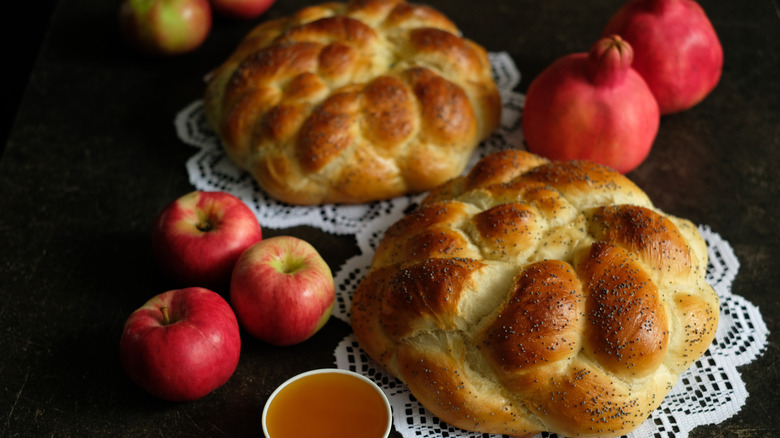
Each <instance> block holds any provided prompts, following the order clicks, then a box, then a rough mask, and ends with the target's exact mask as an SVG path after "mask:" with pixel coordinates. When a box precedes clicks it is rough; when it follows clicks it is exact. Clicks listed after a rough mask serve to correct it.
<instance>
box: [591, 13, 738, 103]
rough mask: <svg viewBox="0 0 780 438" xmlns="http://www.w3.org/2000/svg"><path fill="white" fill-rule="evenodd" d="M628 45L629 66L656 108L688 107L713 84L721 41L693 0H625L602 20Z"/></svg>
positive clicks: (606, 31)
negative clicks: (630, 50)
mask: <svg viewBox="0 0 780 438" xmlns="http://www.w3.org/2000/svg"><path fill="white" fill-rule="evenodd" d="M614 34H618V35H620V36H621V37H623V39H624V40H626V41H628V43H629V44H631V47H633V48H634V63H633V65H632V66H633V68H634V69H635V70H636V71H637V72H639V74H640V75H642V77H643V78H644V79H645V82H647V85H648V86H649V87H650V90H651V91H652V92H653V95H655V98H656V100H657V101H658V106H659V107H660V109H661V114H671V113H675V112H679V111H683V110H686V109H689V108H691V107H693V106H694V105H696V104H698V103H699V102H701V101H702V100H703V99H704V98H705V97H707V95H708V94H710V92H711V91H712V90H713V89H714V88H715V86H716V85H717V84H718V81H719V80H720V75H721V71H722V70H723V47H722V46H721V44H720V40H719V39H718V36H717V34H716V33H715V29H714V28H713V27H712V23H710V20H709V19H708V18H707V15H706V14H705V13H704V10H703V9H702V8H701V6H699V4H698V3H696V2H695V1H693V0H631V1H629V2H628V3H626V4H624V5H623V6H622V7H621V8H620V9H618V11H617V12H616V13H615V15H613V16H612V18H611V19H610V20H609V22H608V23H607V25H606V27H605V28H604V31H603V35H605V36H606V35H614Z"/></svg>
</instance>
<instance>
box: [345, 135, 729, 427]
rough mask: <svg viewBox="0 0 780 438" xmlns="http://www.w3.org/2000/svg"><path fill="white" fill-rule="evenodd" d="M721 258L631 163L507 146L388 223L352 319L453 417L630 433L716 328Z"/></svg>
mask: <svg viewBox="0 0 780 438" xmlns="http://www.w3.org/2000/svg"><path fill="white" fill-rule="evenodd" d="M707 257H708V255H707V251H706V244H705V242H704V240H703V239H702V237H701V236H700V235H699V233H698V230H697V229H696V227H695V226H694V225H693V224H692V223H691V222H689V221H687V220H685V219H681V218H677V217H674V216H671V215H667V214H664V213H663V212H662V211H660V210H658V209H657V208H655V207H654V206H653V204H652V203H651V201H650V200H649V198H648V197H647V195H646V194H645V193H644V192H643V191H642V190H640V189H639V188H638V187H637V186H636V185H634V184H633V183H632V182H631V181H630V180H628V179H627V178H626V177H624V176H623V175H621V174H619V173H618V172H615V171H613V170H611V169H609V168H606V167H603V166H600V165H596V164H593V163H590V162H586V161H571V162H550V161H548V160H546V159H544V158H540V157H538V156H536V155H532V154H530V153H528V152H525V151H520V150H505V151H501V152H496V153H493V154H491V155H488V156H487V157H485V158H484V159H482V160H480V161H479V162H478V163H477V164H476V165H475V166H474V167H473V168H472V169H471V170H470V171H469V172H468V173H467V174H466V175H464V176H462V177H458V178H455V179H452V180H450V181H449V182H447V183H445V184H443V185H441V186H439V187H438V188H436V189H434V190H433V191H431V192H430V193H429V194H428V195H427V196H426V197H425V198H424V200H423V201H422V202H421V204H420V205H419V206H418V207H417V208H416V209H415V210H413V211H411V212H409V213H408V214H407V215H406V216H404V217H403V218H401V219H400V220H399V221H398V222H396V223H395V224H393V225H392V226H391V227H390V228H389V229H388V230H387V231H386V233H385V235H384V236H383V238H382V241H381V242H380V243H379V245H378V247H377V249H376V252H375V254H374V257H373V261H372V266H371V270H370V271H369V273H368V274H367V275H366V277H365V278H364V279H363V280H362V281H361V283H360V284H359V285H358V287H357V289H356V290H355V293H354V297H353V302H352V310H351V311H352V314H351V322H352V327H353V329H354V331H355V335H356V337H357V339H358V341H359V343H360V345H361V347H362V348H363V349H364V350H365V351H366V352H367V353H368V355H369V356H370V357H372V358H373V359H374V360H376V361H377V362H378V363H379V364H381V365H382V366H383V367H385V368H386V369H387V370H388V371H389V372H391V373H392V374H393V375H395V376H396V377H398V378H399V379H401V380H402V381H403V382H405V383H406V384H407V385H408V387H409V389H410V391H411V393H412V394H413V395H414V396H415V398H417V399H418V400H419V401H420V402H421V403H422V404H423V406H425V407H426V409H428V410H430V411H431V412H432V413H433V414H434V415H436V416H437V417H439V418H440V419H442V420H443V421H444V422H446V423H448V424H451V425H453V426H456V427H459V428H462V429H466V430H473V431H479V432H485V433H496V434H506V435H511V436H524V435H534V434H536V433H539V432H543V431H547V432H551V433H557V434H559V435H564V436H599V437H601V436H620V435H624V434H626V433H629V432H630V431H632V430H634V429H635V428H637V427H638V426H639V425H640V424H641V423H642V422H643V421H644V420H645V419H646V418H647V417H648V416H649V414H650V413H651V412H652V411H653V410H655V409H656V408H657V407H658V406H659V405H660V403H661V401H662V400H663V398H664V397H665V395H666V393H667V392H668V391H669V390H671V389H672V387H673V386H674V384H675V382H676V380H677V378H678V377H679V375H680V373H682V372H683V371H684V370H685V369H687V368H688V367H689V366H690V365H691V364H693V362H694V361H695V360H697V359H698V358H699V357H700V356H701V355H702V354H703V353H704V352H705V350H706V349H707V348H708V347H709V345H710V343H711V342H712V340H713V339H714V336H715V332H716V330H717V325H718V318H719V302H718V297H717V295H716V294H715V291H714V290H713V289H712V287H711V286H710V285H709V284H708V283H707V282H706V281H705V277H704V276H705V273H706V272H705V271H706V266H707Z"/></svg>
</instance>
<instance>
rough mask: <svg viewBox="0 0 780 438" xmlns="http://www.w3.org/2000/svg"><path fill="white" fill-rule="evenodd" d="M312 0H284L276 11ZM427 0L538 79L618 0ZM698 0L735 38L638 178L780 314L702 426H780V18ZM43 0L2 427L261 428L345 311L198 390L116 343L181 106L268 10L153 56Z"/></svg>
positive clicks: (765, 4) (25, 37)
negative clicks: (722, 246) (155, 377)
mask: <svg viewBox="0 0 780 438" xmlns="http://www.w3.org/2000/svg"><path fill="white" fill-rule="evenodd" d="M307 3H311V2H306V1H293V0H280V1H279V3H278V4H277V5H275V6H274V7H273V8H272V9H271V10H270V12H269V13H268V14H267V15H266V16H265V17H263V18H264V19H265V18H272V17H278V16H282V15H286V14H288V13H290V12H292V11H294V10H297V9H298V8H300V7H301V6H302V5H304V4H307ZM428 3H430V4H431V5H433V6H435V7H437V8H439V9H440V10H442V11H443V12H445V13H446V14H448V15H449V16H450V17H451V18H452V19H453V20H454V21H455V22H456V23H457V24H458V25H459V26H460V27H461V29H462V30H463V32H464V34H465V35H466V36H468V37H470V38H471V39H474V40H476V41H477V42H479V43H481V44H483V45H484V46H485V47H486V48H487V49H488V50H490V51H507V52H508V53H509V54H510V55H511V56H512V57H513V59H514V60H515V62H516V63H517V65H518V67H519V68H520V70H521V73H522V75H523V79H522V81H521V83H520V85H519V87H518V90H517V91H519V92H524V91H525V90H526V89H527V87H528V84H529V83H530V81H531V80H532V79H533V78H534V77H535V76H536V75H537V74H538V73H539V72H540V71H541V70H542V69H543V68H545V67H546V66H547V65H549V64H550V63H551V62H552V61H553V60H554V59H556V58H558V57H560V56H562V55H565V54H568V53H571V52H581V51H585V50H587V48H588V47H589V46H590V44H591V43H592V42H593V41H595V39H596V38H597V37H598V35H599V33H600V31H601V28H602V26H603V25H604V24H605V22H606V19H607V18H608V17H609V16H610V15H611V14H612V12H613V11H614V10H616V9H617V7H618V6H619V5H620V4H621V3H622V2H621V1H619V0H594V1H589V2H574V1H563V0H546V1H523V0H516V1H514V0H513V1H502V2H499V1H487V2H481V3H480V2H473V1H462V0H450V1H445V0H436V1H430V2H428ZM701 4H702V6H703V7H704V8H705V10H706V11H707V13H708V15H709V17H710V19H711V20H712V22H713V24H714V26H715V28H716V30H717V32H718V34H719V36H720V38H721V41H722V43H723V47H724V50H725V67H724V71H723V77H722V80H721V82H720V84H719V85H718V87H717V88H716V89H715V91H714V92H713V93H712V94H711V95H710V96H709V97H708V98H707V99H706V100H705V101H704V102H703V103H701V104H700V105H698V106H697V107H695V108H693V109H691V110H689V111H686V112H684V113H680V114H677V115H673V116H667V117H664V118H663V119H662V122H661V128H660V132H659V135H658V137H657V139H656V142H655V144H654V148H653V150H652V153H651V155H650V157H649V158H648V160H647V161H646V162H645V163H644V164H643V165H642V166H641V167H640V168H639V169H637V170H636V171H634V172H632V173H631V174H629V176H630V177H631V178H632V179H633V180H634V181H636V182H637V183H638V184H639V185H640V186H641V187H642V188H643V189H644V190H645V191H647V192H648V194H649V195H650V196H651V198H652V199H653V200H654V201H655V203H656V205H658V206H659V207H660V208H661V209H663V210H664V211H667V212H669V213H672V214H675V215H678V216H682V217H686V218H689V219H691V220H692V221H693V222H695V223H698V224H707V225H709V226H710V227H711V228H712V229H713V231H715V232H717V233H719V234H720V235H721V236H722V237H723V238H724V239H725V240H727V241H728V242H730V243H731V245H732V246H733V248H734V250H735V252H736V255H737V257H738V258H739V260H740V262H741V268H740V270H739V274H738V275H737V278H736V280H735V282H734V284H733V292H734V293H735V294H739V295H741V296H743V297H745V298H746V299H747V300H749V301H750V302H752V303H753V304H755V305H757V306H758V307H759V308H760V309H761V311H762V314H763V317H764V321H765V322H766V324H767V326H768V328H769V330H770V334H769V343H768V346H767V349H766V351H765V352H764V354H763V355H762V356H761V357H759V358H758V359H757V360H755V361H754V362H752V363H750V364H748V365H746V366H744V367H742V368H740V372H741V374H742V378H743V379H744V381H745V382H746V385H747V390H748V392H749V394H750V395H749V397H748V399H747V402H746V404H745V405H744V406H743V407H742V409H741V410H740V412H739V413H738V414H736V415H735V416H733V417H732V418H729V419H727V420H725V421H723V422H722V423H720V424H717V425H711V426H703V427H700V428H697V429H695V430H694V431H693V432H692V433H691V436H692V437H705V436H707V437H709V436H739V437H765V436H780V426H778V423H777V421H776V419H775V418H773V417H774V416H775V415H776V414H777V413H778V412H780V404H778V401H779V400H780V378H779V377H778V369H779V367H778V361H780V351H778V346H780V337H779V336H778V332H779V331H780V324H779V323H778V314H780V300H779V299H778V296H780V262H779V261H778V260H780V258H779V256H780V238H778V229H780V208H778V206H780V202H779V201H778V199H780V178H778V173H779V171H778V168H780V166H779V165H780V108H779V107H778V106H779V104H780V80H779V79H778V78H780V62H779V60H780V19H778V9H777V4H776V2H770V1H760V2H759V1H754V2H749V3H744V2H742V3H740V2H734V1H725V0H702V1H701ZM50 5H51V7H52V12H51V14H50V15H49V14H48V8H49V6H50ZM28 8H29V9H30V14H29V15H27V16H18V17H16V18H18V19H19V20H20V21H23V20H26V21H27V22H29V23H34V25H32V24H31V25H29V26H27V27H25V29H26V30H25V31H24V32H21V33H12V32H10V31H8V30H6V31H5V32H6V33H10V35H8V36H6V38H5V41H4V42H5V43H6V45H11V46H13V47H14V49H13V50H11V49H9V52H8V54H6V55H5V56H3V59H4V61H5V62H4V69H12V68H15V69H16V70H13V71H15V72H16V77H17V80H15V81H14V82H12V83H8V82H6V83H4V87H9V90H10V91H11V92H10V93H8V97H7V98H5V95H4V99H3V100H4V102H3V110H4V114H6V113H7V114H8V116H7V117H4V120H3V125H2V126H3V127H4V128H5V129H4V130H3V132H2V134H3V138H4V139H7V141H6V143H5V145H4V150H3V155H2V162H1V163H0V205H2V206H3V212H2V214H0V245H1V246H2V250H0V297H1V298H0V336H2V337H1V338H0V436H8V437H15V436H25V437H27V436H29V437H40V436H56V437H69V436H74V437H84V436H112V437H113V436H167V437H174V436H231V437H238V436H248V437H249V436H253V437H256V436H260V434H261V428H260V413H261V410H262V407H263V404H264V403H265V400H266V398H267V397H268V395H269V394H270V392H271V391H272V390H273V389H274V387H275V386H276V385H277V384H279V383H281V382H282V381H283V380H285V379H286V378H287V377H289V376H290V375H292V374H293V373H295V372H298V371H305V370H307V369H312V368H320V367H328V366H332V364H333V354H332V353H333V349H334V347H335V345H336V343H337V342H338V341H339V340H341V339H342V338H343V337H344V336H345V335H346V334H348V333H349V331H350V328H349V327H348V325H347V324H345V323H343V322H341V321H340V320H337V319H335V318H334V319H332V320H331V321H330V322H329V323H328V324H327V325H326V326H325V328H324V329H323V330H322V331H321V332H320V333H318V334H317V335H316V336H315V337H314V338H312V339H311V340H309V341H307V342H305V343H303V344H300V345H298V346H295V347H288V348H272V347H268V346H265V345H262V344H261V343H259V342H256V341H252V340H251V339H245V342H244V345H243V351H242V358H241V362H240V364H239V367H238V369H237V371H236V374H235V375H234V376H233V378H232V379H231V380H230V382H228V384H227V385H226V386H224V387H223V388H221V389H220V390H218V391H217V392H215V393H213V394H212V395H210V396H208V397H206V398H205V399H203V400H200V401H198V402H194V403H187V404H175V403H166V402H162V401H158V400H155V399H153V398H152V397H150V396H148V395H147V394H145V393H143V392H142V391H141V390H139V389H138V388H136V387H135V386H134V385H133V384H131V383H130V382H129V381H128V380H127V378H126V377H125V375H124V374H123V372H122V370H121V369H120V367H119V364H118V351H117V350H118V348H117V347H118V339H119V335H120V332H121V328H122V325H123V323H124V320H125V318H126V317H127V316H128V315H129V313H130V312H131V311H132V310H134V309H135V308H137V307H138V306H139V305H140V304H142V303H143V302H144V301H146V299H147V298H149V297H150V296H151V295H154V294H156V293H159V292H162V291H164V290H167V288H168V286H169V284H168V283H167V282H166V280H164V279H163V278H162V277H161V276H160V274H159V273H158V271H157V269H156V268H155V266H154V265H153V263H152V261H151V258H150V256H149V247H148V235H149V230H150V226H151V221H152V219H153V217H154V215H155V214H156V213H157V211H158V210H159V209H160V208H161V206H162V205H163V204H165V203H167V202H168V201H170V200H172V199H174V198H176V197H178V196H179V195H181V194H184V193H186V192H188V191H190V190H192V186H191V185H190V183H189V182H188V179H187V174H186V171H185V167H184V162H185V160H186V159H187V158H189V157H190V156H191V155H192V154H193V152H194V150H193V149H192V148H191V147H190V146H188V145H185V144H183V143H182V142H181V141H180V140H179V139H178V138H177V136H176V133H175V131H174V129H173V122H172V121H173V118H174V116H175V114H176V113H177V112H178V111H179V110H180V109H181V108H183V107H184V106H185V105H186V104H188V103H190V102H192V101H193V100H194V99H197V98H198V97H199V96H200V95H201V93H202V91H203V82H202V77H203V75H204V74H205V73H206V72H208V71H209V69H211V68H212V67H214V66H215V65H217V64H218V63H220V62H221V61H222V60H223V59H224V58H225V57H226V56H227V54H228V53H229V52H230V51H231V50H232V48H233V47H234V45H235V44H236V43H237V41H238V40H239V38H240V37H242V36H243V35H244V34H245V33H246V32H247V31H248V30H249V29H250V28H251V26H252V23H240V22H233V21H228V20H223V19H217V20H216V22H215V26H214V29H213V32H212V34H211V35H210V37H209V39H208V40H207V42H206V43H205V44H204V45H203V46H202V47H201V48H200V49H198V50H197V51H196V52H194V53H191V54H188V55H184V56H180V57H175V58H170V59H146V58H143V57H140V56H137V55H135V54H134V53H132V52H130V51H129V50H127V49H126V48H125V47H124V45H123V44H122V43H121V41H120V39H119V37H118V34H117V27H116V15H117V8H118V1H106V0H57V1H54V0H50V1H49V2H41V3H38V2H35V6H32V7H31V6H29V5H28ZM14 19H15V17H10V16H7V17H6V20H5V21H6V22H10V21H14ZM9 20H10V21H9ZM6 24H8V23H6ZM8 27H9V28H10V27H11V26H8ZM13 53H16V54H17V56H11V55H10V54H13ZM19 54H23V55H24V56H21V55H19ZM30 72H31V73H30ZM28 73H30V74H29V75H28ZM25 83H26V88H22V87H23V86H24V84H25ZM22 90H23V92H22ZM282 233H284V234H294V235H297V236H299V237H303V238H305V239H307V240H310V241H311V242H312V243H314V244H315V246H317V247H318V249H320V251H321V253H322V254H323V255H324V257H325V258H326V260H328V262H329V263H331V266H334V267H335V266H339V265H340V264H341V263H343V261H344V260H346V259H347V258H348V257H350V256H351V255H353V254H354V253H355V251H356V250H357V249H356V245H355V240H354V238H353V237H351V236H334V235H329V234H325V233H322V232H320V231H318V230H316V229H312V228H309V227H296V228H293V229H284V230H275V229H266V235H267V236H271V235H275V234H282ZM395 436H397V434H396V435H395Z"/></svg>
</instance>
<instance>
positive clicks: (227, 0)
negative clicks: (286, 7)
mask: <svg viewBox="0 0 780 438" xmlns="http://www.w3.org/2000/svg"><path fill="white" fill-rule="evenodd" d="M209 1H210V2H211V6H212V7H213V8H214V11H215V12H217V13H218V14H221V15H224V16H226V17H230V18H236V19H239V20H250V19H252V18H256V17H259V16H260V15H261V14H262V13H263V12H265V11H267V10H268V8H270V7H271V5H273V4H274V0H209Z"/></svg>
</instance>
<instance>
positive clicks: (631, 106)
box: [522, 35, 661, 173]
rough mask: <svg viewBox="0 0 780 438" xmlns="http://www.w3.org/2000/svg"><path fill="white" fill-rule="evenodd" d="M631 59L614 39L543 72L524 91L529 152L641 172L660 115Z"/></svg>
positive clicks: (624, 46) (628, 47)
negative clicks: (639, 169)
mask: <svg viewBox="0 0 780 438" xmlns="http://www.w3.org/2000/svg"><path fill="white" fill-rule="evenodd" d="M632 59H633V50H632V48H631V45H630V44H629V43H627V42H626V41H624V40H623V39H622V38H620V37H619V36H617V35H613V36H610V37H607V38H602V39H600V40H598V41H597V42H596V43H595V44H593V46H592V47H591V49H590V52H588V53H574V54H570V55H567V56H564V57H562V58H560V59H558V60H556V61H555V62H553V63H552V64H551V65H550V66H549V67H547V68H546V69H545V70H544V71H542V72H541V73H540V74H539V76H537V77H536V78H535V79H534V80H533V82H531V84H530V86H529V87H528V93H527V94H526V101H525V107H524V109H523V121H522V129H523V135H524V136H525V141H526V144H527V147H528V150H529V151H530V152H533V153H535V154H537V155H541V156H544V157H547V158H550V159H553V160H572V159H587V160H590V161H593V162H596V163H600V164H604V165H607V166H610V167H612V168H613V169H615V170H617V171H619V172H622V173H627V172H629V171H631V170H633V169H635V168H636V167H637V166H639V165H640V164H641V163H642V161H644V160H645V158H647V155H648V154H649V153H650V148H651V146H652V144H653V141H654V140H655V136H656V134H657V133H658V126H659V124H660V118H661V115H660V113H659V110H658V104H657V103H656V101H655V98H654V97H653V94H652V93H651V92H650V89H649V88H648V87H647V84H646V83H645V81H644V80H643V79H642V77H641V76H639V73H637V72H636V71H635V70H634V69H633V68H631V61H632Z"/></svg>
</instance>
